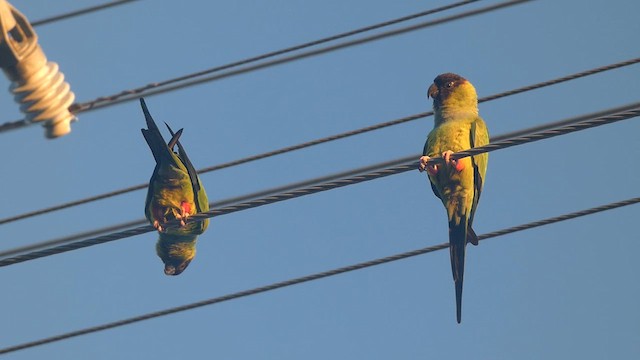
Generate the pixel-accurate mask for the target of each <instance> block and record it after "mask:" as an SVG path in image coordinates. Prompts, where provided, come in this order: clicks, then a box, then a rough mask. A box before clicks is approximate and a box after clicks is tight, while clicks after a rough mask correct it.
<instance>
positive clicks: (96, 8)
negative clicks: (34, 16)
mask: <svg viewBox="0 0 640 360" xmlns="http://www.w3.org/2000/svg"><path fill="white" fill-rule="evenodd" d="M134 1H137V0H118V1H110V2H106V3H103V4H99V5H95V6H90V7H86V8H84V9H79V10H74V11H70V12H67V13H63V14H59V15H55V16H51V17H48V18H44V19H40V20H36V21H32V22H31V26H33V27H36V26H40V25H45V24H51V23H54V22H57V21H60V20H66V19H69V18H72V17H76V16H80V15H86V14H89V13H92V12H96V11H100V10H105V9H108V8H111V7H114V6H118V5H124V4H127V3H130V2H134Z"/></svg>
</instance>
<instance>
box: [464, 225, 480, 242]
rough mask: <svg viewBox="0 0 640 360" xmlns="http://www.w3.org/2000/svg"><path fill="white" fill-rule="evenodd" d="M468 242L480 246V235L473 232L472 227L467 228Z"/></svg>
mask: <svg viewBox="0 0 640 360" xmlns="http://www.w3.org/2000/svg"><path fill="white" fill-rule="evenodd" d="M467 242H470V243H472V244H473V245H478V235H476V232H475V231H473V228H472V227H471V226H469V227H467Z"/></svg>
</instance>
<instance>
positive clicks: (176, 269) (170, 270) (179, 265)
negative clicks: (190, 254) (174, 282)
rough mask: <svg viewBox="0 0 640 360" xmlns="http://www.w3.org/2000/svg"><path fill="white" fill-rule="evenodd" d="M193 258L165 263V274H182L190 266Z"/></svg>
mask: <svg viewBox="0 0 640 360" xmlns="http://www.w3.org/2000/svg"><path fill="white" fill-rule="evenodd" d="M191 260H192V259H189V260H186V261H183V262H178V261H175V262H174V261H168V262H166V263H165V264H164V273H165V275H172V276H175V275H180V274H182V272H183V271H184V270H185V269H186V268H187V266H189V263H190V262H191Z"/></svg>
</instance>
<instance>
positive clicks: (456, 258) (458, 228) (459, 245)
mask: <svg viewBox="0 0 640 360" xmlns="http://www.w3.org/2000/svg"><path fill="white" fill-rule="evenodd" d="M466 245H467V219H466V217H463V218H462V219H460V222H459V223H458V224H456V223H455V220H452V221H450V222H449V252H450V254H451V271H452V272H453V281H455V287H456V318H457V320H458V324H459V323H460V322H461V321H462V282H463V280H464V256H465V249H466Z"/></svg>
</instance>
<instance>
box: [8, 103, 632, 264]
mask: <svg viewBox="0 0 640 360" xmlns="http://www.w3.org/2000/svg"><path fill="white" fill-rule="evenodd" d="M639 115H640V102H637V103H634V104H630V105H626V106H622V107H618V108H613V109H609V110H605V111H600V112H597V113H592V114H587V115H582V116H577V117H574V118H571V119H566V120H561V121H559V122H554V123H551V124H552V125H557V124H564V125H562V126H556V127H551V128H550V129H546V130H541V131H535V132H531V133H528V134H523V133H524V130H521V131H518V132H517V133H516V134H518V135H517V136H515V137H509V138H504V136H503V137H502V138H501V139H500V140H498V141H496V139H495V138H494V142H492V143H490V144H489V145H486V146H482V147H477V148H473V149H470V150H466V151H461V152H457V153H454V154H453V155H452V157H453V158H454V159H460V158H463V157H467V156H472V155H477V154H480V153H484V152H491V151H495V150H499V149H504V148H508V147H512V146H516V145H522V144H526V143H530V142H534V141H538V140H542V139H548V138H551V137H555V136H560V135H565V134H569V133H572V132H576V131H580V130H584V129H588V128H592V127H596V126H601V125H606V124H611V123H614V122H617V121H621V120H626V119H630V118H633V117H636V116H639ZM537 128H542V127H541V126H538V127H537ZM418 156H419V155H415V156H408V157H405V158H401V159H398V160H393V161H389V162H386V163H383V164H376V165H372V166H369V167H366V168H363V169H364V170H365V171H364V172H362V173H356V174H355V175H350V176H344V177H341V176H336V175H331V176H326V177H323V178H322V180H321V181H320V182H317V180H308V181H306V182H304V183H302V184H303V185H304V186H302V187H299V188H293V189H291V190H287V191H282V192H276V193H271V194H269V193H267V194H266V195H264V196H261V197H257V198H252V199H251V200H247V201H243V202H237V203H229V204H228V205H225V206H221V204H217V205H216V204H212V208H213V210H210V211H207V212H203V213H200V214H196V215H194V216H192V217H191V218H190V220H189V221H188V222H193V221H202V220H204V219H207V218H210V217H213V216H220V215H226V214H230V213H233V212H236V211H242V210H247V209H251V208H255V207H259V206H262V205H268V204H273V203H276V202H280V201H284V200H289V199H293V198H297V197H301V196H305V195H310V194H315V193H317V192H322V191H326V190H331V189H336V188H339V187H343V186H348V185H354V184H358V183H361V182H364V181H369V180H373V179H378V178H381V177H385V176H389V175H394V174H399V173H403V172H406V171H409V170H415V169H417V167H418V161H416V159H417V158H418ZM432 161H434V162H436V163H438V162H442V159H441V158H433V159H432ZM363 169H357V170H351V171H348V172H346V174H350V173H351V174H353V173H354V172H355V171H358V170H359V171H362V170H363ZM344 174H345V173H342V174H339V175H344ZM253 195H254V194H252V195H249V196H253ZM178 226H179V222H178V221H174V222H172V223H168V224H167V227H178ZM154 230H155V229H154V228H153V227H152V226H150V225H146V226H140V227H136V228H133V229H128V230H124V231H120V232H115V233H111V234H107V235H103V236H98V237H94V238H90V239H86V240H82V241H78V242H73V243H69V244H64V245H60V246H56V247H52V248H47V249H44V250H38V251H33V252H30V253H26V254H23V255H18V256H14V257H9V258H5V259H2V260H0V267H3V266H8V265H13V264H17V263H21V262H24V261H30V260H34V259H38V258H42V257H46V256H51V255H56V254H60V253H64V252H67V251H72V250H77V249H81V248H85V247H89V246H93V245H99V244H104V243H107V242H111V241H115V240H120V239H124V238H127V237H131V236H135V235H140V234H143V233H147V232H151V231H154Z"/></svg>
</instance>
